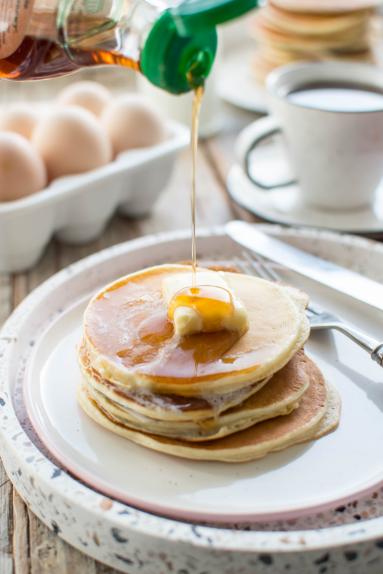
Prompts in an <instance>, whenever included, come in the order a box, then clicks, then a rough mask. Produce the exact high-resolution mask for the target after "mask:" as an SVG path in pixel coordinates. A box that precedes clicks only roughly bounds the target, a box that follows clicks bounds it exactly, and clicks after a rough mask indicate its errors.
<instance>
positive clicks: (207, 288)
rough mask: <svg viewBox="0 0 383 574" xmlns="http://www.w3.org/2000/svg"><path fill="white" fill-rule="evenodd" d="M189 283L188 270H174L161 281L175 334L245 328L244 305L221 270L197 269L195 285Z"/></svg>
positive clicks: (243, 330) (239, 331)
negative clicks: (172, 273)
mask: <svg viewBox="0 0 383 574" xmlns="http://www.w3.org/2000/svg"><path fill="white" fill-rule="evenodd" d="M192 285H193V283H192V274H191V273H179V274H174V275H171V276H169V277H166V278H165V279H164V280H163V282H162V292H163V296H164V299H165V301H166V304H167V306H168V316H169V319H170V320H171V321H172V322H173V324H174V329H175V332H176V334H177V335H182V336H184V335H193V334H196V333H213V332H216V331H222V330H227V331H237V332H238V333H240V334H242V333H244V332H245V331H246V330H247V328H248V319H247V313H246V309H245V307H244V306H243V305H242V303H241V302H240V301H239V300H238V299H237V298H236V297H235V295H234V294H233V293H232V291H231V290H230V288H229V286H228V284H227V283H226V281H225V279H224V278H223V276H222V274H221V273H219V272H217V271H208V270H206V271H203V270H200V271H197V274H196V281H195V286H194V287H193V286H192Z"/></svg>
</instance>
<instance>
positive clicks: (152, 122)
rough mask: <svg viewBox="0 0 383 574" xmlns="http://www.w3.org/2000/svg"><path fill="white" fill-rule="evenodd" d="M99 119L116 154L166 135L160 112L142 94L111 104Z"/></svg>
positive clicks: (142, 145)
mask: <svg viewBox="0 0 383 574" xmlns="http://www.w3.org/2000/svg"><path fill="white" fill-rule="evenodd" d="M101 122H102V124H103V126H104V128H105V130H106V132H107V133H108V135H109V138H110V141H111V142H112V146H113V151H114V153H115V155H117V154H119V153H121V152H123V151H125V150H128V149H134V148H142V147H149V146H153V145H156V144H158V143H160V142H161V141H163V140H164V139H165V137H166V130H165V126H164V122H163V120H162V118H161V116H160V114H159V112H158V111H157V110H156V108H154V107H153V106H152V105H151V104H150V103H149V102H147V101H146V100H145V99H144V98H143V97H142V96H138V95H134V94H131V95H127V96H124V97H121V98H118V99H116V100H114V101H113V102H112V103H110V104H109V105H108V106H107V107H106V108H105V110H104V113H103V114H102V116H101Z"/></svg>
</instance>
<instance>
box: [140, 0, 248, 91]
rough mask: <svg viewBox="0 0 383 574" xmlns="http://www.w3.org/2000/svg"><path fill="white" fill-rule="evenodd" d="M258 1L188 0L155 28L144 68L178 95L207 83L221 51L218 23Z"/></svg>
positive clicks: (147, 44) (154, 80) (158, 83)
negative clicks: (218, 39) (218, 41)
mask: <svg viewBox="0 0 383 574" xmlns="http://www.w3.org/2000/svg"><path fill="white" fill-rule="evenodd" d="M257 3H258V0H221V1H217V0H184V2H182V3H181V4H180V5H179V6H178V7H177V8H173V9H170V10H166V11H165V12H163V14H162V15H161V16H160V18H159V19H158V20H157V21H156V22H155V24H154V26H153V27H152V29H151V31H150V33H149V35H148V37H147V39H146V42H145V45H144V47H143V50H142V53H141V61H140V66H141V71H142V73H143V74H144V75H145V76H146V77H147V79H148V80H149V81H150V82H151V83H152V84H154V85H156V86H158V87H160V88H163V89H165V90H167V91H168V92H171V93H174V94H181V93H183V92H188V91H190V90H192V89H194V88H196V87H198V86H201V85H203V84H204V82H205V80H206V78H207V76H208V75H209V72H210V70H211V67H212V65H213V62H214V58H215V54H216V51H217V32H216V26H217V25H218V24H221V23H223V22H227V21H228V20H232V19H233V18H236V17H238V16H241V15H242V14H245V12H247V11H249V10H251V9H252V8H254V7H255V6H257Z"/></svg>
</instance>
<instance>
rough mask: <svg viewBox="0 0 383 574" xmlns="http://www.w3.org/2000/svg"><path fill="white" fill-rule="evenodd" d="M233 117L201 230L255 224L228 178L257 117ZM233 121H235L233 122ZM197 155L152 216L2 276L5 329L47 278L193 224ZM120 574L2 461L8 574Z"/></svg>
mask: <svg viewBox="0 0 383 574" xmlns="http://www.w3.org/2000/svg"><path fill="white" fill-rule="evenodd" d="M224 113H225V114H227V116H228V117H227V119H228V120H230V121H227V122H225V125H226V130H225V131H224V132H222V133H221V134H219V136H216V137H214V138H211V139H210V140H208V141H205V142H203V143H202V144H201V146H200V154H199V167H198V200H197V218H198V225H199V226H202V225H216V224H220V223H224V222H226V221H228V220H229V219H230V218H233V217H239V216H243V217H246V218H247V219H254V218H252V216H250V215H248V214H246V213H245V212H244V211H243V210H240V209H239V208H237V207H235V206H234V205H233V204H232V202H231V201H230V199H229V197H228V195H227V194H226V191H225V177H226V174H227V171H228V169H229V167H230V165H231V164H232V163H233V142H234V138H235V135H236V134H237V133H238V131H239V129H240V128H241V127H242V126H243V125H245V124H246V123H248V121H249V118H250V120H251V119H254V116H248V115H247V114H241V113H234V111H233V110H232V109H230V108H227V109H226V110H225V112H224ZM229 116H230V117H229ZM190 177H191V164H190V153H189V152H185V153H183V154H182V155H181V156H180V158H179V160H178V162H177V166H176V170H175V173H174V175H173V178H172V181H171V183H170V185H169V186H168V188H167V189H166V191H165V192H164V193H163V194H162V196H161V198H160V199H159V201H158V202H157V203H156V205H155V206H154V208H153V211H152V213H151V215H150V216H149V217H146V218H144V219H140V220H129V219H126V218H121V217H115V218H114V219H113V220H112V222H111V223H110V224H109V225H108V227H107V229H106V230H105V232H104V234H103V235H102V237H100V238H99V239H98V240H97V241H94V242H93V243H90V244H88V245H86V246H69V245H64V244H61V243H59V242H57V241H55V240H53V241H51V243H50V244H49V246H48V248H47V249H46V251H45V254H44V256H43V257H42V259H41V260H40V262H39V263H38V264H37V265H36V266H35V268H34V269H32V270H30V271H29V272H27V273H17V274H14V275H0V325H1V324H2V323H3V321H5V319H6V318H7V317H8V316H9V314H10V313H11V312H12V310H13V309H14V308H15V306H16V305H18V304H19V303H20V302H21V301H22V300H23V299H24V297H25V296H26V295H27V294H28V293H29V292H30V291H31V290H32V289H34V288H35V287H37V286H38V285H39V284H40V283H41V282H42V281H44V280H45V279H47V278H48V277H50V276H51V275H52V274H53V273H55V272H56V271H58V270H59V269H61V268H63V267H65V266H66V265H68V264H69V263H72V262H73V261H77V260H78V259H81V258H83V257H85V256H87V255H89V254H91V253H94V252H96V251H99V250H100V249H103V248H105V247H108V246H110V245H114V244H116V243H119V242H122V241H127V240H129V239H133V238H135V237H139V236H141V235H144V234H148V233H152V232H156V231H164V230H172V229H180V228H186V227H188V226H189V225H190V208H189V193H190ZM115 572H117V571H115V570H113V569H111V568H108V567H107V566H104V565H102V564H99V563H97V562H95V561H94V560H92V559H90V558H88V557H86V556H85V555H83V554H81V553H80V552H79V551H78V550H75V549H74V548H72V547H71V546H69V545H68V544H66V543H65V542H64V541H62V540H61V539H60V538H59V537H58V536H57V535H56V534H54V533H53V532H52V531H50V530H49V529H48V528H47V527H46V526H45V525H44V524H43V523H42V522H40V520H39V519H38V518H36V517H35V516H34V515H33V513H32V512H30V511H29V510H28V508H27V507H26V505H25V504H24V502H23V500H22V499H21V498H20V497H19V495H18V494H17V492H16V491H15V490H14V488H13V487H12V484H11V482H10V481H9V479H8V477H7V476H6V474H5V471H4V468H3V467H2V464H1V462H0V574H77V573H78V574H112V573H115Z"/></svg>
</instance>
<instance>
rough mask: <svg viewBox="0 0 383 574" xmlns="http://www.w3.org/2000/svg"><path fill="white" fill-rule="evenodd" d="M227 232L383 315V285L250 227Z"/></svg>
mask: <svg viewBox="0 0 383 574" xmlns="http://www.w3.org/2000/svg"><path fill="white" fill-rule="evenodd" d="M225 231H226V233H227V235H228V236H229V237H231V239H233V240H234V241H235V242H236V243H239V244H240V245H242V246H243V247H246V248H247V249H249V250H250V251H254V253H257V254H259V255H262V256H263V257H266V258H267V259H270V260H271V261H275V262H276V263H280V264H281V265H283V266H284V267H287V268H288V269H292V270H293V271H295V272H296V273H299V274H300V275H305V276H306V277H309V278H310V279H313V280H314V281H318V283H322V284H323V285H326V286H327V287H331V288H332V289H335V290H336V291H339V292H340V293H343V294H345V295H349V296H350V297H353V298H354V299H357V300H358V301H362V302H363V303H367V304H368V305H371V306H372V307H375V308H376V309H379V311H383V285H381V284H380V283H377V282H376V281H372V280H371V279H367V277H363V275H360V274H359V273H355V272H354V271H349V270H348V269H345V268H344V267H340V266H339V265H335V264H334V263H331V262H330V261H325V260H324V259H320V258H319V257H315V256H314V255H310V254H309V253H306V252H305V251H302V250H301V249H297V248H296V247H293V246H291V245H289V244H287V243H284V242H283V241H281V240H279V239H275V238H274V237H270V236H269V235H266V234H265V233H262V232H261V231H258V230H257V229H255V227H254V226H253V225H251V224H250V223H245V222H244V221H230V222H229V223H227V224H226V226H225Z"/></svg>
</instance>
